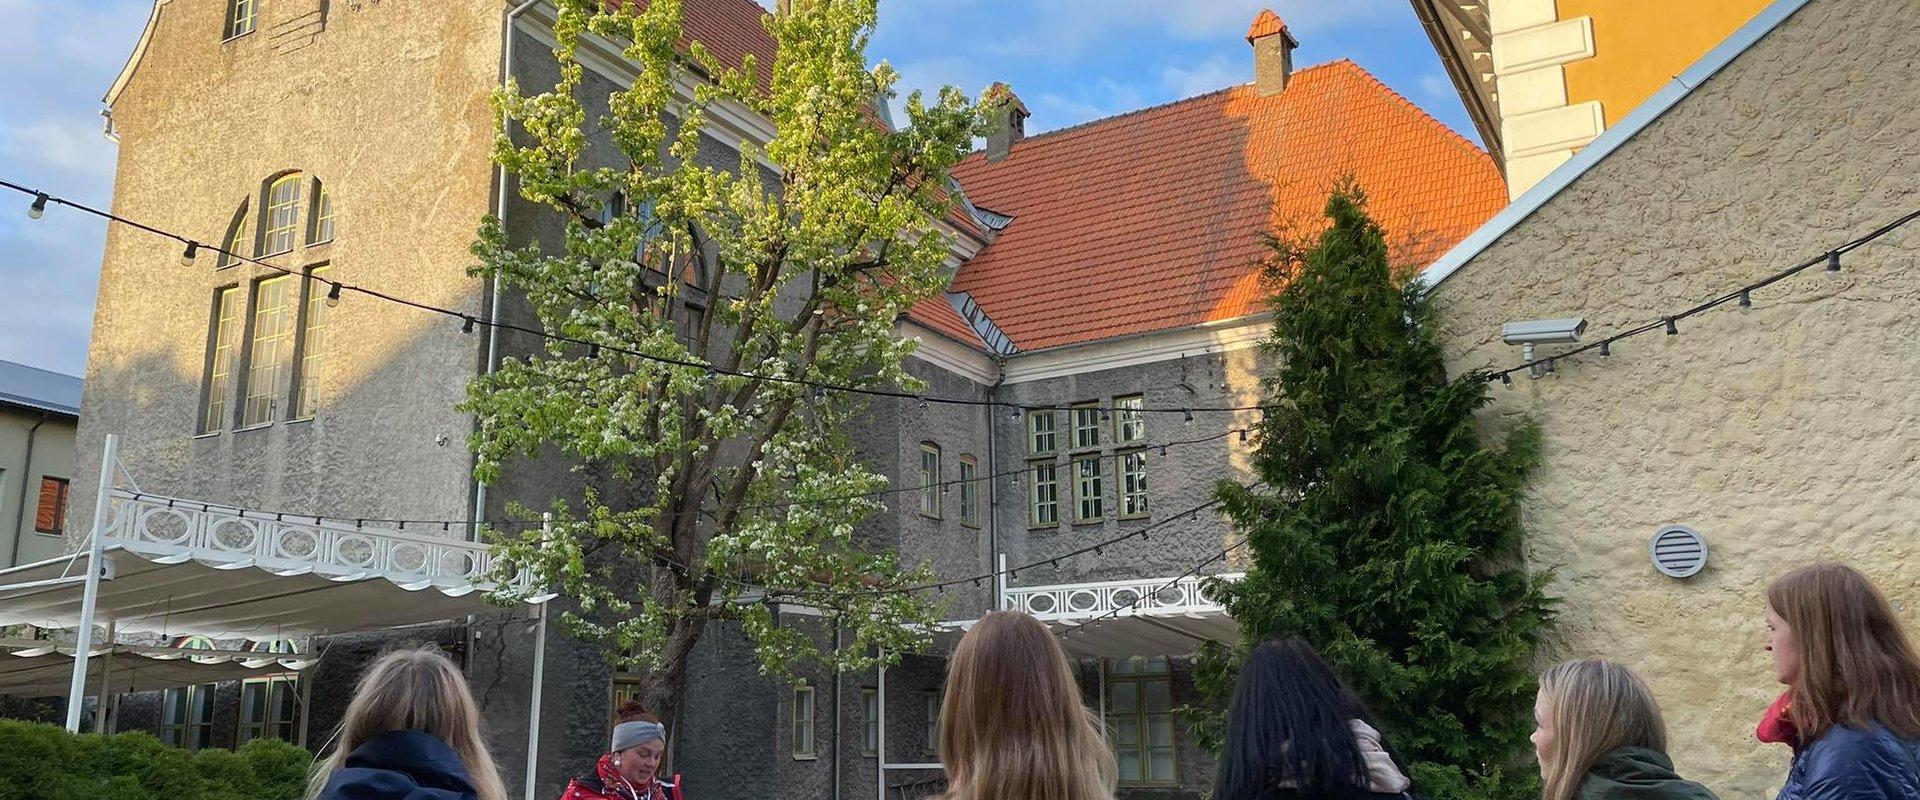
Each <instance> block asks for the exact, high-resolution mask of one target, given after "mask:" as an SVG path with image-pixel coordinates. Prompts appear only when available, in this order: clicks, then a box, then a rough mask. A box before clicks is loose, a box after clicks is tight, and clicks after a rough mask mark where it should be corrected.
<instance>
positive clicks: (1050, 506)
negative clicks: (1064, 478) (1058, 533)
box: [1028, 464, 1060, 525]
mask: <svg viewBox="0 0 1920 800" xmlns="http://www.w3.org/2000/svg"><path fill="white" fill-rule="evenodd" d="M1028 483H1029V484H1031V486H1032V488H1031V489H1030V490H1029V492H1030V499H1031V500H1032V506H1033V514H1032V517H1033V519H1032V521H1033V524H1035V525H1053V524H1055V523H1058V522H1059V521H1060V487H1059V467H1058V466H1056V465H1053V464H1035V465H1033V480H1031V481H1029V482H1028Z"/></svg>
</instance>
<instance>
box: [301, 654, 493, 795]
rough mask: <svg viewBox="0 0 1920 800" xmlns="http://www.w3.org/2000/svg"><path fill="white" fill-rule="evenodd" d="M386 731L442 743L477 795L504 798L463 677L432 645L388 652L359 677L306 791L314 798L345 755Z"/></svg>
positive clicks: (323, 788)
mask: <svg viewBox="0 0 1920 800" xmlns="http://www.w3.org/2000/svg"><path fill="white" fill-rule="evenodd" d="M389 731H419V732H421V733H425V734H428V735H430V736H432V737H434V738H436V739H439V740H440V741H442V742H445V743H446V744H447V746H448V747H451V748H453V752H454V753H455V754H456V755H458V756H460V763H461V764H463V765H465V766H466V768H467V781H468V782H469V783H471V784H473V788H474V791H475V793H477V794H478V795H479V798H480V800H506V796H507V791H506V786H505V785H504V784H502V783H501V782H500V771H499V769H498V768H496V767H495V766H494V764H493V756H492V755H491V754H489V753H488V752H487V744H486V741H485V740H484V739H483V738H482V737H481V735H480V709H479V708H478V707H477V706H476V705H474V702H473V692H472V691H470V690H469V689H468V688H467V679H466V677H465V676H463V675H461V674H460V670H459V668H457V667H455V666H454V665H453V662H452V661H450V660H448V659H447V657H446V655H445V654H443V653H441V652H440V651H439V650H438V649H437V648H434V647H417V648H409V649H405V650H394V651H391V652H388V653H386V654H385V655H382V656H380V657H379V658H378V659H375V660H374V662H373V665H372V666H370V667H368V668H367V671H366V674H364V675H362V676H360V684H359V685H358V686H357V687H355V688H354V690H353V702H351V703H349V704H347V714H346V716H345V717H344V718H342V719H341V720H340V727H339V729H337V730H336V731H335V732H334V739H335V742H334V748H333V753H332V754H331V755H328V756H327V757H326V758H325V759H323V760H321V761H318V762H316V763H315V764H314V770H313V775H312V777H311V779H310V780H309V781H308V784H307V792H308V793H307V796H308V797H309V798H317V797H319V796H320V793H321V792H323V791H325V790H326V786H327V779H328V778H330V777H332V776H333V773H334V772H336V771H338V770H339V769H340V768H341V766H342V765H344V764H345V763H346V760H347V756H348V755H350V754H352V753H353V751H354V750H355V749H357V748H359V747H360V746H361V745H363V744H366V743H367V741H368V740H370V739H372V738H373V737H375V736H378V735H380V734H382V733H387V732H389Z"/></svg>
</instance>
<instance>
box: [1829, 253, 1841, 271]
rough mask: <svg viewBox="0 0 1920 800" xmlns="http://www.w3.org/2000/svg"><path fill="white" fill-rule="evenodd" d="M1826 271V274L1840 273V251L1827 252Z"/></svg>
mask: <svg viewBox="0 0 1920 800" xmlns="http://www.w3.org/2000/svg"><path fill="white" fill-rule="evenodd" d="M1827 271H1828V272H1839V271H1840V251H1838V250H1828V251H1827Z"/></svg>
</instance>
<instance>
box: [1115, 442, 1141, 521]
mask: <svg viewBox="0 0 1920 800" xmlns="http://www.w3.org/2000/svg"><path fill="white" fill-rule="evenodd" d="M1120 470H1121V473H1120V513H1121V514H1122V515H1124V516H1142V515H1145V514H1146V513H1147V454H1146V453H1144V452H1134V453H1128V454H1126V455H1124V456H1121V458H1120Z"/></svg>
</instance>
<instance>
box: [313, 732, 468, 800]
mask: <svg viewBox="0 0 1920 800" xmlns="http://www.w3.org/2000/svg"><path fill="white" fill-rule="evenodd" d="M477 797H478V795H477V794H476V793H475V792H474V790H473V784H471V783H469V782H468V780H467V766H466V764H464V763H461V761H460V756H459V755H458V754H456V753H454V752H453V748H451V747H448V746H447V743H446V742H442V741H440V740H439V739H436V738H434V737H433V736H432V735H430V734H425V733H421V732H419V731H388V732H386V733H383V734H380V735H379V736H375V737H373V738H372V739H368V740H367V741H366V743H365V744H362V745H360V746H359V747H357V748H354V751H353V752H351V753H348V754H347V760H346V763H344V764H342V765H341V767H340V769H339V770H337V771H335V772H334V773H333V775H331V776H329V777H328V778H327V788H326V789H325V790H324V791H322V792H320V796H319V797H318V798H316V800H476V798H477Z"/></svg>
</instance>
